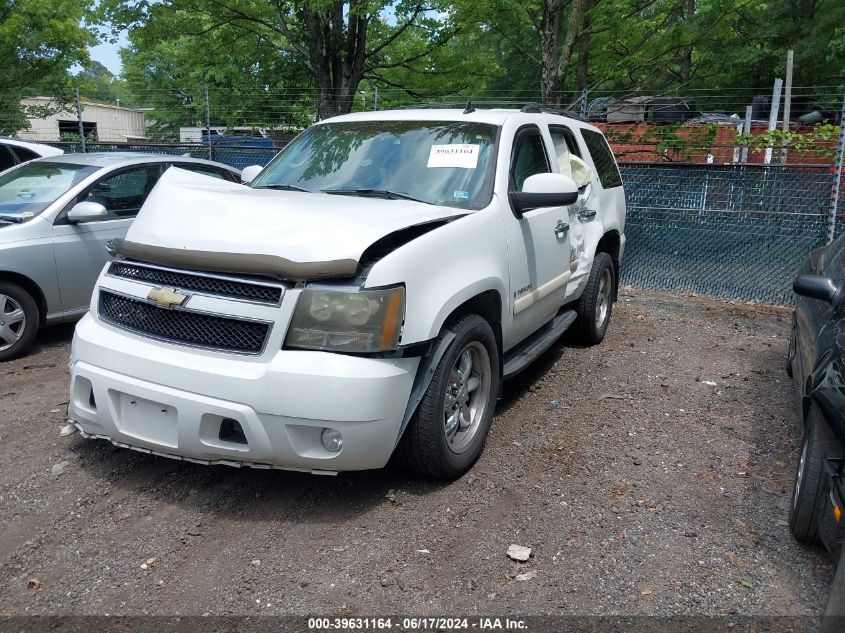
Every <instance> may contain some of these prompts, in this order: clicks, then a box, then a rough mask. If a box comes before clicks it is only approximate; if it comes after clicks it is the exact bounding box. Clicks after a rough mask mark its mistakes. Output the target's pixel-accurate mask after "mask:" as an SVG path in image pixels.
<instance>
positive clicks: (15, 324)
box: [0, 294, 26, 352]
mask: <svg viewBox="0 0 845 633" xmlns="http://www.w3.org/2000/svg"><path fill="white" fill-rule="evenodd" d="M25 331H26V314H25V313H24V311H23V306H22V305H21V304H20V303H18V302H17V301H15V299H14V297H10V296H9V295H4V294H0V352H5V351H6V350H7V349H10V348H11V347H12V345H15V344H16V343H18V342H19V341H20V340H21V338H22V337H23V335H24V332H25Z"/></svg>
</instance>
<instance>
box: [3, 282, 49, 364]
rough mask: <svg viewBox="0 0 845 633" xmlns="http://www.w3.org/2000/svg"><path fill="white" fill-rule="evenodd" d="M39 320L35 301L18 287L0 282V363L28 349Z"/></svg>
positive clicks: (33, 338) (36, 330)
mask: <svg viewBox="0 0 845 633" xmlns="http://www.w3.org/2000/svg"><path fill="white" fill-rule="evenodd" d="M39 320H40V319H39V314H38V304H37V303H35V299H33V298H32V296H31V295H30V294H29V293H28V292H27V291H26V290H24V289H23V288H21V287H20V286H19V285H17V284H13V283H10V282H8V281H0V362H2V361H5V360H11V359H13V358H17V357H18V356H20V355H21V354H23V353H24V352H26V350H27V349H29V346H30V345H32V341H33V340H35V334H36V333H37V332H38V326H39Z"/></svg>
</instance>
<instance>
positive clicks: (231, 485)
mask: <svg viewBox="0 0 845 633" xmlns="http://www.w3.org/2000/svg"><path fill="white" fill-rule="evenodd" d="M788 329H789V313H788V311H786V310H784V309H781V308H771V307H761V306H747V305H730V304H726V303H723V302H719V301H714V300H707V299H702V298H695V297H679V296H674V295H666V294H657V293H644V292H640V291H632V290H625V291H624V292H623V293H622V296H621V298H620V302H619V303H618V304H617V306H616V309H615V313H614V316H613V323H612V324H611V327H610V331H609V333H608V337H607V339H606V340H605V342H604V343H603V344H602V345H600V346H598V347H594V348H579V347H575V346H572V345H567V344H562V345H560V346H557V347H555V348H554V349H552V350H551V351H549V352H548V353H547V354H546V355H545V356H544V357H543V358H542V359H541V360H540V361H538V363H537V364H536V365H535V366H533V367H532V368H531V369H529V370H528V371H527V372H525V373H524V374H523V375H521V376H520V377H519V378H517V379H515V380H513V381H510V382H508V383H507V384H506V390H505V398H504V400H503V401H502V402H501V403H500V405H499V408H498V411H497V415H496V419H495V420H494V422H493V427H492V430H491V434H490V439H489V441H488V444H487V448H486V450H485V452H484V455H483V457H482V458H481V460H480V461H479V463H478V464H477V465H476V466H475V468H473V470H472V471H471V472H470V473H469V474H468V475H466V476H465V477H463V478H462V479H460V480H458V481H456V482H453V483H451V484H445V485H443V484H431V483H428V482H425V481H420V480H414V479H409V478H408V477H407V476H406V475H405V474H404V473H403V472H402V471H401V470H399V469H396V468H392V467H391V468H388V469H386V470H384V471H380V472H366V473H349V474H341V475H339V476H337V477H319V476H310V475H301V474H296V473H285V472H281V471H273V472H268V471H260V470H259V471H252V470H238V469H233V468H228V467H225V466H217V467H204V466H198V465H193V464H189V463H183V462H178V461H173V460H169V459H165V458H157V457H152V456H148V455H143V454H140V453H136V452H134V451H129V450H123V449H118V448H115V447H113V446H111V445H110V444H107V443H105V442H101V441H86V440H83V439H81V438H80V437H79V436H78V435H77V436H72V437H70V438H60V437H59V427H60V425H61V424H62V422H63V414H64V411H65V402H66V400H67V397H66V388H67V365H66V363H67V358H68V353H69V343H70V338H71V335H72V328H71V327H61V328H53V329H51V330H48V331H46V332H44V333H42V336H41V337H40V339H39V340H40V343H39V345H38V347H37V348H36V350H35V352H34V353H33V354H32V355H30V356H27V357H26V358H23V359H20V360H17V361H15V362H12V363H7V364H5V365H3V366H2V367H0V376H2V378H0V533H2V535H0V614H5V615H21V614H33V613H36V614H61V615H67V614H102V613H109V614H146V613H154V614H171V615H172V614H203V613H212V614H257V613H261V614H307V613H311V614H315V613H316V614H337V613H340V612H344V613H346V614H369V615H378V614H386V613H396V612H397V611H401V612H404V613H412V614H415V615H431V614H435V615H436V614H440V615H443V614H456V613H457V614H465V615H472V614H477V613H481V614H489V613H496V614H500V615H507V614H519V615H532V614H533V615H536V614H579V615H590V614H625V615H641V614H661V615H671V614H726V613H730V614H755V615H763V614H766V615H775V614H784V615H786V614H789V615H818V614H820V613H821V611H822V610H823V608H824V604H825V601H826V597H827V592H828V587H829V585H830V582H831V579H832V576H833V567H832V564H831V563H830V562H829V561H828V560H827V559H826V558H825V556H824V555H823V553H822V552H821V551H819V550H815V549H808V548H804V547H801V546H799V545H797V544H796V543H795V542H794V541H793V540H792V538H791V537H790V535H789V531H788V528H787V524H786V518H787V509H788V504H789V496H790V492H791V487H792V476H793V471H794V467H795V455H796V449H797V445H798V420H797V416H796V413H795V411H796V403H795V396H794V395H793V391H792V389H791V385H790V382H789V381H788V379H787V378H786V376H785V374H784V372H783V369H782V368H783V364H784V358H785V356H786V351H787V337H788ZM553 400H558V401H559V406H558V407H557V408H552V405H551V402H552V401H553ZM61 462H67V464H66V466H65V467H64V471H63V473H62V474H58V475H57V474H53V467H54V465H56V464H59V463H61ZM512 543H516V544H521V545H526V546H529V547H531V548H532V556H531V558H530V560H529V561H528V562H526V563H516V562H513V561H511V560H509V559H508V557H507V556H506V554H505V552H506V550H507V549H508V546H509V545H510V544H512ZM526 578H527V579H526ZM32 585H36V586H34V587H33V586H32Z"/></svg>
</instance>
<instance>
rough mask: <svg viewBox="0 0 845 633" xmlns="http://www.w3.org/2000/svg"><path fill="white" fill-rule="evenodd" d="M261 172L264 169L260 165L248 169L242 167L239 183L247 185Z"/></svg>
mask: <svg viewBox="0 0 845 633" xmlns="http://www.w3.org/2000/svg"><path fill="white" fill-rule="evenodd" d="M263 170H264V168H263V167H262V166H261V165H250V166H249V167H244V169H243V171H242V172H241V182H242V183H244V184H245V185H248V184H249V183H251V182H252V181H253V180H255V178H256V176H258V174H260V173H261V172H262V171H263Z"/></svg>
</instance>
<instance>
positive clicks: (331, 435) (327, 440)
mask: <svg viewBox="0 0 845 633" xmlns="http://www.w3.org/2000/svg"><path fill="white" fill-rule="evenodd" d="M320 440H321V441H322V442H323V448H325V449H326V450H327V451H331V452H332V453H337V452H338V451H339V450H340V449H341V448H343V436H342V435H341V434H340V431H338V430H337V429H323V434H322V436H320Z"/></svg>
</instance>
